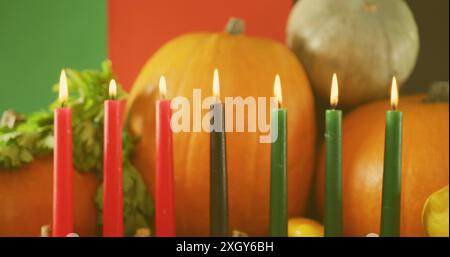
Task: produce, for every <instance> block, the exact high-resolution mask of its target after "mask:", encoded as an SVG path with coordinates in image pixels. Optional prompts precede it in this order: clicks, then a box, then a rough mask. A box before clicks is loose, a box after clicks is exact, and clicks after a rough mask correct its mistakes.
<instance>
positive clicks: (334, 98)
mask: <svg viewBox="0 0 450 257" xmlns="http://www.w3.org/2000/svg"><path fill="white" fill-rule="evenodd" d="M338 100H339V87H338V80H337V76H336V73H333V79H332V81H331V94H330V104H331V106H332V107H336V106H337V104H338Z"/></svg>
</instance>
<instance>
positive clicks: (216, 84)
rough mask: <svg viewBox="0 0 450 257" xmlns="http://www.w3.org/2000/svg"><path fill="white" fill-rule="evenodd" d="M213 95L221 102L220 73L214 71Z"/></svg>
mask: <svg viewBox="0 0 450 257" xmlns="http://www.w3.org/2000/svg"><path fill="white" fill-rule="evenodd" d="M213 95H214V97H215V98H216V99H217V101H218V102H219V101H220V83H219V71H218V70H217V69H214V77H213Z"/></svg>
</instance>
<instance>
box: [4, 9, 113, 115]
mask: <svg viewBox="0 0 450 257" xmlns="http://www.w3.org/2000/svg"><path fill="white" fill-rule="evenodd" d="M106 46H107V43H106V0H77V1H71V0H45V1H40V0H0V113H1V112H2V111H3V110H5V109H7V108H12V109H15V110H16V111H19V112H25V113H29V112H32V111H35V110H37V109H39V108H45V107H46V106H47V105H48V103H50V102H51V101H52V100H53V99H54V98H55V97H56V93H54V92H52V89H51V87H52V85H53V84H54V83H56V82H57V81H58V79H59V72H60V70H61V68H63V67H73V68H79V69H81V68H99V67H100V63H101V61H102V60H104V59H105V58H106V54H107V53H106ZM0 115H1V114H0Z"/></svg>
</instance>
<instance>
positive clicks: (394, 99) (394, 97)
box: [391, 76, 398, 110]
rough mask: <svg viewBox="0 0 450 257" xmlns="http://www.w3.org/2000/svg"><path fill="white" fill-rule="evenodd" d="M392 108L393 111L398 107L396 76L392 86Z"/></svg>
mask: <svg viewBox="0 0 450 257" xmlns="http://www.w3.org/2000/svg"><path fill="white" fill-rule="evenodd" d="M391 107H392V109H393V110H396V109H397V107H398V87H397V79H396V78H395V76H394V77H393V78H392V85H391Z"/></svg>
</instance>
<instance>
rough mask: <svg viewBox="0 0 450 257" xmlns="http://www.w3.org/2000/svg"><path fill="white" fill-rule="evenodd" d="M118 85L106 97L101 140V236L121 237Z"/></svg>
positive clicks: (121, 205) (110, 85)
mask: <svg viewBox="0 0 450 257" xmlns="http://www.w3.org/2000/svg"><path fill="white" fill-rule="evenodd" d="M116 95H117V86H116V82H115V81H114V80H111V83H110V84H109V96H110V97H111V98H112V99H110V100H106V101H105V116H104V118H105V120H104V140H103V144H104V145H103V150H104V152H103V169H104V174H103V183H104V188H103V236H105V237H121V236H123V191H122V126H121V113H122V111H121V104H120V101H118V100H114V98H115V97H116Z"/></svg>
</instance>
